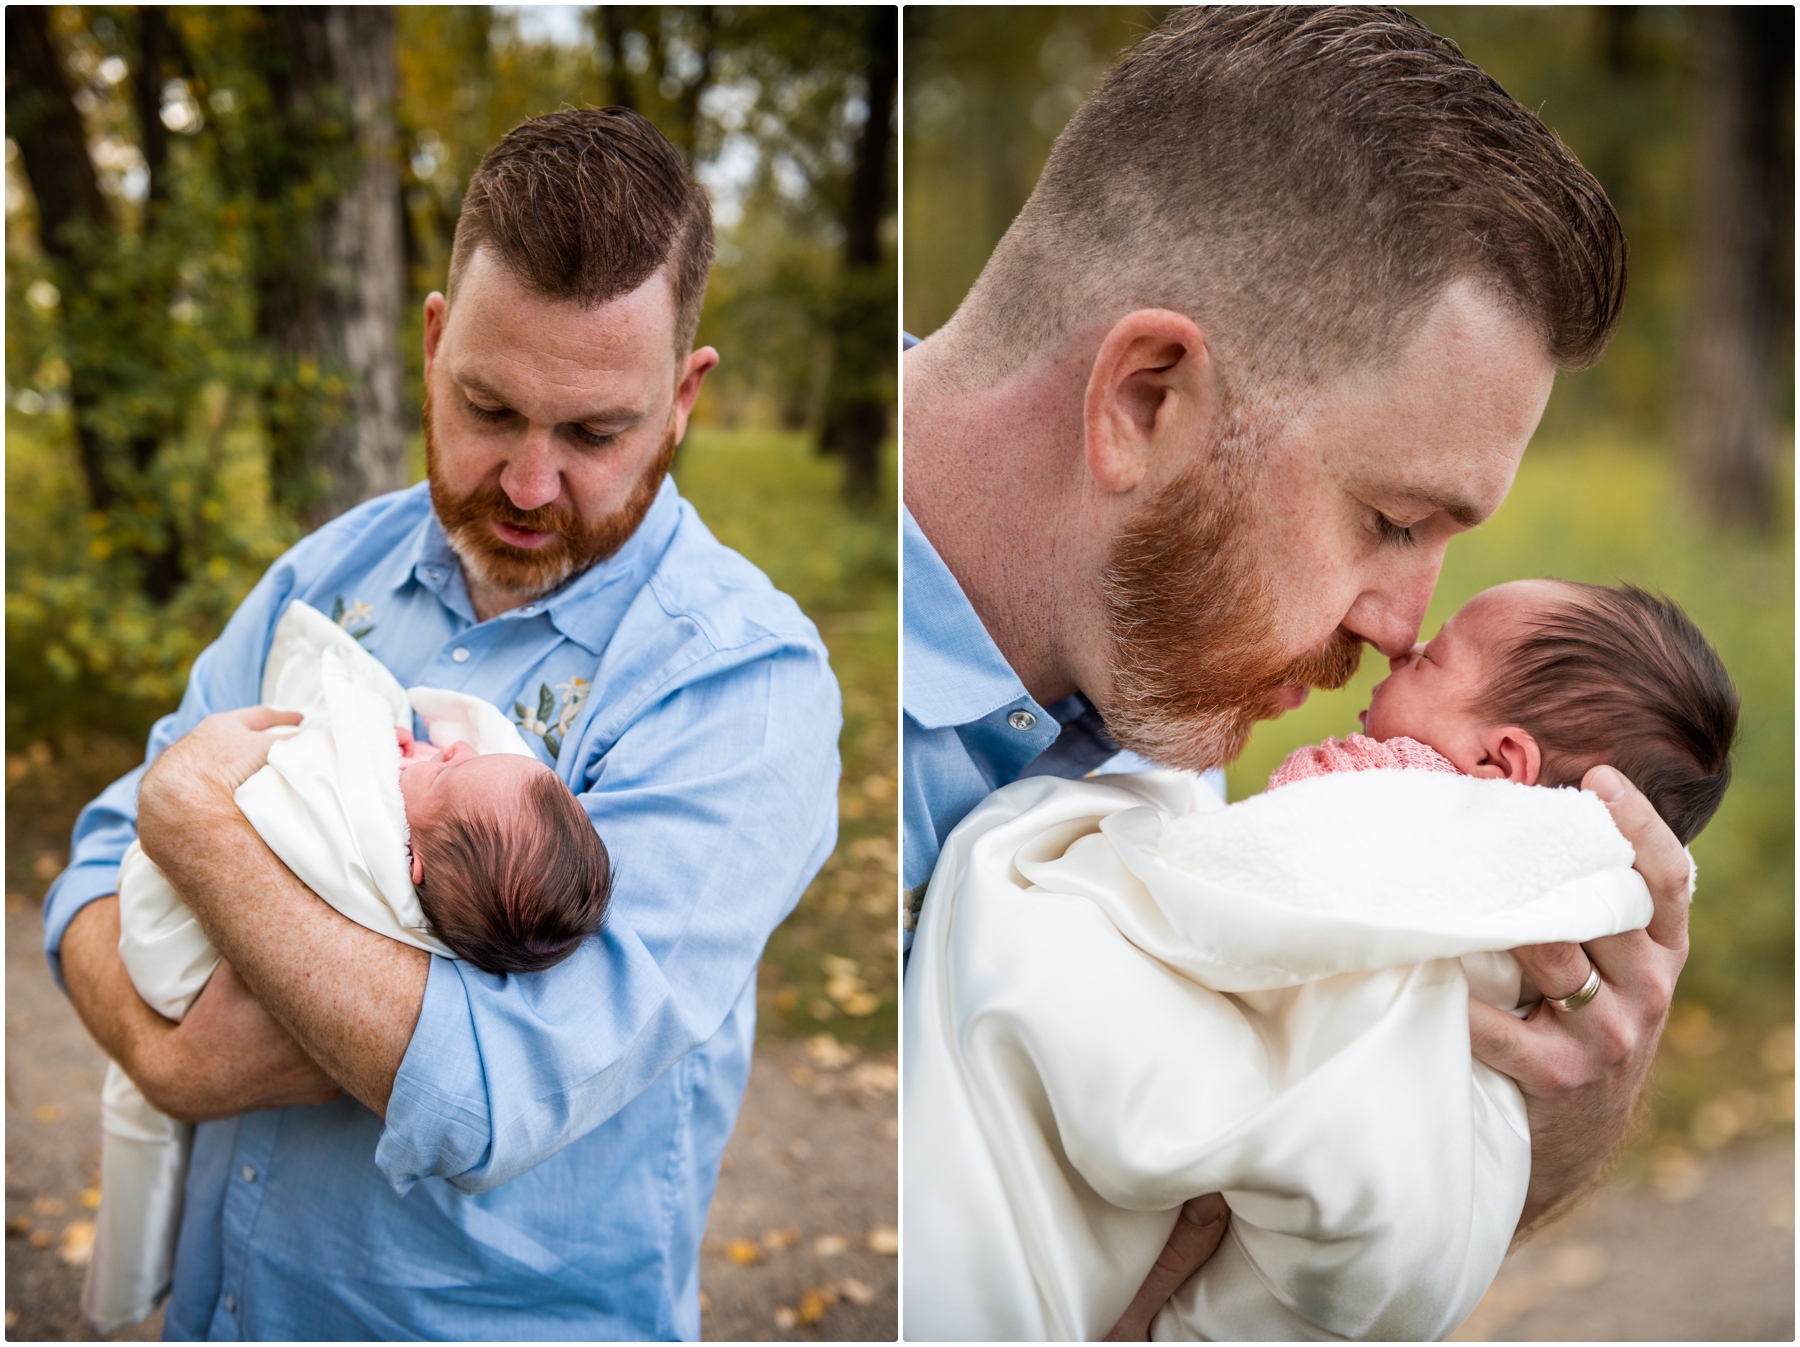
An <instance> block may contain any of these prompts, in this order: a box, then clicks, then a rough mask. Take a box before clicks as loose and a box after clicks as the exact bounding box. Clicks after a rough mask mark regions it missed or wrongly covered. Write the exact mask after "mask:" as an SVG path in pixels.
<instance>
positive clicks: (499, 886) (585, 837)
mask: <svg viewBox="0 0 1800 1347" xmlns="http://www.w3.org/2000/svg"><path fill="white" fill-rule="evenodd" d="M394 735H395V738H396V740H397V742H398V745H399V748H400V798H401V799H402V800H403V801H404V802H405V807H406V822H407V826H408V828H409V830H410V831H411V834H412V839H411V847H410V853H409V856H408V864H409V866H410V871H411V875H412V882H413V887H414V888H415V889H416V890H417V891H418V895H419V906H420V908H421V909H422V910H423V912H424V915H425V919H426V921H427V922H428V923H429V924H430V927H431V930H432V932H433V933H434V934H435V935H436V936H437V938H438V939H439V940H441V941H443V942H444V944H445V945H447V946H448V947H449V948H450V951H451V952H452V953H453V954H455V955H456V957H458V958H459V959H467V960H468V961H469V962H470V963H472V964H474V965H475V966H476V967H477V968H479V969H481V970H483V971H484V972H488V973H532V972H536V971H537V970H539V969H542V968H548V967H550V966H551V965H552V964H556V963H560V962H561V961H562V960H563V959H566V958H567V957H568V956H569V955H570V954H572V953H574V951H575V947H576V946H577V945H579V944H580V943H581V942H582V941H583V940H585V939H587V938H588V937H589V936H590V935H592V934H593V933H594V932H595V931H597V930H599V929H600V923H601V919H602V917H603V916H604V914H605V910H606V900H607V895H608V893H609V892H610V878H609V867H608V861H607V855H606V848H605V846H604V845H603V844H602V843H601V841H600V838H599V836H598V835H597V834H596V833H595V832H594V824H593V821H592V820H591V819H589V818H588V816H587V813H586V811H585V810H583V809H582V807H581V805H580V804H579V803H577V802H576V799H575V797H574V795H572V794H571V793H570V792H569V788H568V787H567V786H565V785H564V784H563V783H562V780H561V778H559V777H558V776H557V775H556V773H555V772H553V771H551V770H550V768H548V767H547V766H545V765H544V764H543V763H541V762H539V761H538V760H537V759H536V758H533V757H523V756H520V755H517V754H511V753H489V754H485V755H484V754H480V753H478V752H477V751H476V749H475V747H474V745H472V744H470V743H469V742H468V741H467V740H462V739H459V740H456V741H454V742H453V743H451V745H450V746H449V747H448V748H441V749H440V748H436V747H434V746H432V745H431V744H427V743H421V742H419V741H417V740H415V739H414V738H413V736H412V732H411V731H410V730H407V729H404V728H399V727H396V728H395V730H394Z"/></svg>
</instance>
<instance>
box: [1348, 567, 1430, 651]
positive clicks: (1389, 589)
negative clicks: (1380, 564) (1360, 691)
mask: <svg viewBox="0 0 1800 1347" xmlns="http://www.w3.org/2000/svg"><path fill="white" fill-rule="evenodd" d="M1440 560H1441V558H1440ZM1437 570H1438V568H1437V566H1436V565H1433V566H1431V567H1430V568H1429V569H1428V570H1423V569H1422V570H1419V571H1417V572H1413V573H1409V574H1407V575H1405V576H1403V577H1396V579H1395V581H1393V582H1389V583H1386V584H1383V585H1381V586H1379V587H1377V588H1373V589H1369V590H1365V591H1364V592H1363V593H1362V594H1360V595H1358V596H1357V600H1356V602H1355V603H1353V604H1351V605H1350V611H1349V612H1348V613H1346V614H1345V615H1344V626H1346V627H1348V628H1349V629H1350V630H1351V631H1353V632H1355V633H1356V634H1357V635H1358V636H1360V637H1362V638H1363V640H1365V641H1367V642H1368V643H1369V644H1370V645H1372V646H1374V647H1375V648H1376V649H1377V650H1379V651H1380V652H1381V653H1382V654H1384V655H1386V656H1387V657H1388V658H1389V659H1390V660H1405V659H1407V658H1410V657H1411V655H1412V652H1413V647H1414V646H1415V645H1417V644H1418V640H1419V626H1420V624H1421V623H1423V622H1424V621H1425V609H1426V608H1428V607H1429V606H1430V604H1431V591H1432V588H1433V587H1434V586H1435V585H1436V583H1437Z"/></svg>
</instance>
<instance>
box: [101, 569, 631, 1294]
mask: <svg viewBox="0 0 1800 1347" xmlns="http://www.w3.org/2000/svg"><path fill="white" fill-rule="evenodd" d="M262 700H263V702H264V703H265V704H267V705H270V706H274V707H276V708H277V709H281V710H290V711H301V712H303V713H304V719H303V721H302V723H301V724H300V725H298V726H281V727H278V728H277V729H276V730H274V731H272V733H273V734H275V735H276V736H277V738H278V742H277V743H275V744H274V745H273V746H272V747H271V748H270V750H269V757H268V762H267V765H265V766H264V767H263V768H262V769H261V770H259V771H257V772H256V773H255V774H254V775H252V776H251V777H250V779H249V780H248V781H246V782H245V783H244V784H243V785H242V786H240V787H239V788H238V790H237V792H236V794H235V796H234V798H235V800H236V803H237V805H238V808H239V809H241V810H242V811H243V814H244V817H245V818H247V819H248V820H249V821H250V823H251V824H252V825H253V826H254V827H255V828H256V831H257V833H258V834H259V835H260V836H261V837H262V839H263V841H264V842H266V843H267V844H268V846H269V848H270V850H272V851H273V852H274V853H275V854H276V855H277V856H279V857H280V858H281V860H282V862H283V863H284V864H285V865H286V866H287V867H288V868H289V869H290V870H292V871H293V872H294V874H295V875H296V876H298V877H299V879H300V880H301V882H302V883H304V884H306V885H307V887H308V888H310V889H312V891H313V892H314V893H316V894H318V895H319V897H320V898H322V899H324V900H325V901H326V902H327V903H329V904H330V905H331V906H332V907H334V908H335V909H337V911H339V912H340V913H342V914H343V915H344V916H346V917H348V918H350V919H351V920H352V921H355V922H357V923H358V924H360V925H362V926H365V927H367V928H368V929H370V930H373V931H376V932H378V933H380V934H382V935H385V936H388V937H390V938H391V939H394V940H398V941H401V942H402V943H405V944H409V945H412V946H414V947H416V948H419V949H423V950H428V951H430V952H431V953H434V954H441V955H445V956H448V957H454V958H460V959H465V960H467V961H468V962H469V963H471V964H473V965H474V966H475V967H477V968H480V969H482V970H483V971H484V972H488V973H495V974H518V973H530V972H535V971H537V970H539V969H544V968H548V967H550V966H551V965H552V964H555V963H558V962H560V961H561V960H562V959H565V958H567V957H568V956H569V955H570V954H572V953H574V951H575V949H576V947H577V946H578V945H580V944H581V942H582V941H583V940H586V939H587V938H588V937H589V936H591V935H593V934H594V933H595V932H596V931H597V930H599V928H600V926H601V923H602V920H603V918H604V916H605V912H606V905H607V901H608V898H609V896H610V894H611V883H612V880H611V869H610V863H609V860H608V857H607V854H606V848H605V846H604V845H602V843H601V841H600V838H599V837H598V835H596V833H595V832H594V826H593V822H592V820H591V819H590V818H589V817H588V815H587V813H586V811H585V810H583V809H582V807H581V805H580V803H579V802H578V801H577V800H576V799H575V796H574V795H573V794H572V793H571V791H570V790H569V788H568V786H566V785H564V784H563V782H562V780H561V779H560V778H559V777H558V776H557V775H556V773H555V772H554V771H552V770H551V769H550V768H549V767H547V766H546V765H545V764H544V763H542V762H540V761H539V760H538V759H537V757H536V756H535V755H534V754H533V753H532V752H531V750H530V749H529V748H528V747H526V745H525V742H524V740H523V738H522V737H521V736H520V735H519V732H518V730H517V729H515V728H514V727H513V726H512V725H511V724H510V723H509V722H508V721H507V720H506V718H505V717H504V716H503V715H501V713H500V712H499V710H498V709H496V708H495V707H493V706H491V705H489V704H488V703H487V702H484V701H482V700H481V699H479V698H476V697H471V696H468V695H466V694H464V693H460V692H451V691H448V690H446V689H442V688H423V687H415V688H406V689H403V688H402V687H401V686H400V684H399V683H398V682H397V681H396V680H395V678H394V676H393V675H392V674H391V673H389V672H388V670H387V669H386V668H385V667H383V666H382V665H381V663H380V662H379V661H378V660H376V659H374V658H373V657H372V656H371V655H369V653H368V652H367V651H365V650H363V649H362V648H361V647H360V646H359V645H358V644H357V643H356V642H355V641H354V640H353V639H352V638H351V637H350V636H349V635H348V633H346V632H344V631H343V630H341V629H340V628H339V627H338V626H337V625H336V624H335V623H333V622H332V621H331V620H330V619H329V618H327V617H326V616H325V615H324V614H322V613H320V612H318V611H317V610H316V609H313V608H311V607H309V606H308V605H306V604H304V603H301V602H297V601H296V602H295V603H293V604H292V605H290V607H289V609H288V611H287V612H286V613H285V614H283V616H282V619H281V622H280V624H279V625H278V626H277V627H276V631H275V636H274V640H273V642H272V644H271V648H270V651H269V656H268V660H267V662H266V665H265V668H264V672H263V682H262ZM415 716H416V717H417V718H418V719H419V720H421V721H423V722H424V724H425V726H426V729H427V731H428V733H429V734H430V736H431V738H432V740H433V743H430V744H427V743H422V742H418V741H416V740H415V739H414V738H413V734H412V731H411V729H410V728H409V727H410V726H411V725H412V724H413V722H414V719H415ZM119 925H120V936H119V954H120V957H121V958H122V959H123V961H124V963H125V967H126V971H127V972H128V973H129V974H130V975H131V980H132V984H133V986H135V987H136V989H137V991H138V994H139V995H140V996H142V997H143V998H144V1001H145V1002H146V1003H147V1004H148V1005H149V1006H150V1007H151V1008H152V1009H153V1010H155V1011H156V1012H157V1013H158V1014H160V1015H163V1016H165V1017H167V1018H169V1019H175V1020H179V1019H181V1018H182V1017H183V1016H184V1015H186V1013H187V1011H188V1009H189V1007H190V1006H191V1005H192V1004H193V1002H194V999H195V998H196V997H197V996H198V995H199V994H200V991H201V988H202V987H204V986H205V984H206V982H207V980H208V979H209V978H210V977H211V976H212V973H213V970H214V969H215V968H216V967H217V966H218V962H219V952H218V950H217V949H215V948H214V947H213V945H212V942H211V941H210V940H208V939H207V937H206V933H205V932H204V931H203V930H201V929H200V925H199V923H198V922H197V921H195V920H194V917H193V914H192V913H191V912H190V911H189V910H188V908H187V906H186V904H185V903H183V902H182V901H181V897H180V895H179V894H177V893H176V892H175V890H174V888H173V887H172V886H171V885H170V884H169V882H168V880H167V879H166V878H165V877H164V875H163V873H162V871H161V870H159V869H158V868H157V867H156V866H155V865H154V864H153V863H152V862H151V861H150V859H149V857H147V856H145V855H144V853H143V850H142V848H141V847H139V846H138V845H137V844H136V843H135V842H134V843H133V844H132V845H131V846H130V847H129V848H128V849H127V850H126V853H125V856H124V858H123V860H122V861H121V863H120V868H119ZM101 1123H102V1147H101V1193H102V1198H101V1205H100V1211H99V1214H98V1219H97V1221H96V1233H95V1243H94V1252H93V1257H92V1259H91V1261H90V1262H89V1264H88V1274H87V1280H86V1283H85V1285H84V1287H83V1290H82V1309H83V1311H84V1313H86V1315H87V1316H88V1318H89V1319H91V1320H93V1322H94V1323H96V1324H97V1325H99V1326H100V1327H101V1328H102V1329H103V1330H110V1329H112V1328H115V1327H117V1326H118V1325H120V1324H123V1323H129V1322H135V1321H137V1320H139V1319H142V1318H143V1317H144V1316H145V1315H146V1314H148V1313H149V1312H150V1311H151V1310H152V1309H153V1308H154V1307H155V1304H156V1301H157V1299H158V1298H159V1297H160V1296H161V1294H162V1292H163V1290H164V1289H165V1288H166V1287H167V1285H168V1281H169V1274H170V1269H171V1268H172V1266H173V1259H174V1248H175V1238H176V1233H177V1230H178V1228H179V1224H180V1216H181V1202H182V1192H183V1187H184V1184H185V1178H186V1173H187V1156H188V1147H189V1142H190V1139H191V1135H192V1128H191V1127H189V1126H188V1125H186V1124H184V1123H179V1122H176V1121H175V1120H174V1119H172V1118H169V1117H167V1116H166V1115H164V1114H163V1113H161V1112H160V1111H159V1110H157V1109H156V1108H154V1107H152V1106H151V1104H150V1103H149V1102H148V1101H147V1100H146V1099H145V1098H144V1096H143V1094H142V1093H141V1092H140V1091H139V1090H138V1088H137V1086H136V1085H135V1084H133V1083H132V1081H131V1079H130V1078H129V1077H127V1076H126V1075H125V1073H124V1072H123V1071H121V1070H120V1069H119V1068H118V1066H117V1065H116V1064H109V1066H108V1068H107V1073H106V1082H105V1086H104V1088H103V1091H102V1096H101Z"/></svg>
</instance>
